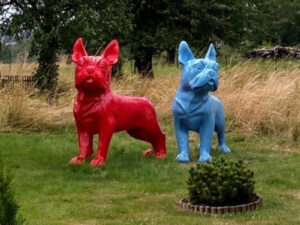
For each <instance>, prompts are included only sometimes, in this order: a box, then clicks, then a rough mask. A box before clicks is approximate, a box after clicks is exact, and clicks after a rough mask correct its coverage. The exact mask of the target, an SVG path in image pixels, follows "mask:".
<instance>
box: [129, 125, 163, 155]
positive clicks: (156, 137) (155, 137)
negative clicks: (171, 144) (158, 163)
mask: <svg viewBox="0 0 300 225" xmlns="http://www.w3.org/2000/svg"><path fill="white" fill-rule="evenodd" d="M127 133H128V134H129V135H130V136H132V137H134V138H136V139H139V140H142V141H146V142H149V143H150V144H151V145H152V149H148V150H146V151H145V152H144V154H143V155H144V156H148V155H151V154H152V153H155V155H156V158H158V159H162V158H165V157H166V136H165V134H164V133H163V132H162V131H161V130H160V129H159V127H158V130H156V131H155V132H152V131H151V130H147V129H146V128H143V127H136V128H133V129H131V130H128V131H127Z"/></svg>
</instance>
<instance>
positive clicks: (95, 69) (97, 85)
mask: <svg viewBox="0 0 300 225" xmlns="http://www.w3.org/2000/svg"><path fill="white" fill-rule="evenodd" d="M118 56H119V45H118V42H117V41H116V40H113V41H111V42H110V43H109V45H108V46H107V47H106V48H105V50H104V51H103V53H102V54H101V56H88V54H87V52H86V50H85V48H84V45H83V42H82V39H81V38H79V39H78V40H77V41H76V42H75V44H74V47H73V54H72V60H73V62H75V64H76V69H75V87H76V89H77V90H78V93H77V96H76V99H75V103H74V110H73V111H74V117H75V122H76V127H77V133H78V145H79V155H78V156H76V157H74V158H72V159H71V161H70V163H71V164H80V163H81V162H83V161H84V160H85V159H86V158H88V157H89V156H91V155H92V154H93V135H94V134H98V138H99V144H98V150H97V154H96V156H95V158H94V159H93V160H92V161H91V162H90V164H91V165H92V166H95V167H97V166H102V165H103V164H104V162H105V159H106V157H107V152H108V148H109V143H110V141H111V138H112V135H113V133H114V132H118V131H124V130H125V131H127V133H128V134H129V135H130V136H132V137H134V138H137V139H140V140H143V141H146V142H149V143H150V144H151V145H152V149H149V150H147V151H145V152H144V155H151V154H152V153H155V156H156V157H157V158H159V159H161V158H164V157H166V143H165V134H164V133H163V132H162V131H161V129H160V127H159V124H158V120H157V116H156V112H155V109H154V107H153V105H152V103H151V102H150V101H149V100H148V99H146V98H141V97H128V96H121V95H117V94H115V93H114V92H113V91H112V90H111V89H110V86H109V85H110V80H111V67H112V66H113V65H114V64H115V63H117V61H118Z"/></svg>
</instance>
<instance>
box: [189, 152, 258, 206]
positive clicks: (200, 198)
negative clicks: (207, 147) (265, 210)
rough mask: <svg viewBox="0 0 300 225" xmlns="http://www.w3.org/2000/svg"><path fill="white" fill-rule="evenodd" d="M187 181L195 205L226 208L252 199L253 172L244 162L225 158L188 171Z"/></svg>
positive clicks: (253, 195)
mask: <svg viewBox="0 0 300 225" xmlns="http://www.w3.org/2000/svg"><path fill="white" fill-rule="evenodd" d="M189 173H190V177H189V179H188V181H187V184H188V190H189V196H190V200H191V202H192V203H193V204H197V205H202V204H204V205H210V206H225V205H237V204H242V203H248V202H250V201H252V200H253V199H254V197H255V193H254V184H255V182H254V180H253V172H252V171H250V170H249V169H246V168H245V166H244V164H243V161H241V160H239V161H237V162H232V161H228V160H225V159H224V158H219V159H214V160H213V162H206V163H201V164H198V165H197V167H195V168H191V169H190V171H189Z"/></svg>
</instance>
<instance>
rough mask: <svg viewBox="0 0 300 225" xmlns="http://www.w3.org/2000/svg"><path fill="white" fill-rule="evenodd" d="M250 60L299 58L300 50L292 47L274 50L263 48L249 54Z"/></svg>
mask: <svg viewBox="0 0 300 225" xmlns="http://www.w3.org/2000/svg"><path fill="white" fill-rule="evenodd" d="M247 57H248V58H264V59H271V58H274V59H278V58H299V59H300V49H297V48H292V47H282V46H279V45H277V46H275V47H274V48H262V49H257V50H252V51H251V52H249V53H248V54H247Z"/></svg>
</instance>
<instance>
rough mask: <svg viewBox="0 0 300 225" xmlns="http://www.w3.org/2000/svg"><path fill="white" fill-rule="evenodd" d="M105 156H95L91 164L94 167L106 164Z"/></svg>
mask: <svg viewBox="0 0 300 225" xmlns="http://www.w3.org/2000/svg"><path fill="white" fill-rule="evenodd" d="M104 161H105V160H104V158H102V157H95V158H94V159H93V160H92V161H91V162H90V165H91V166H92V167H100V166H103V165H104Z"/></svg>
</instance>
